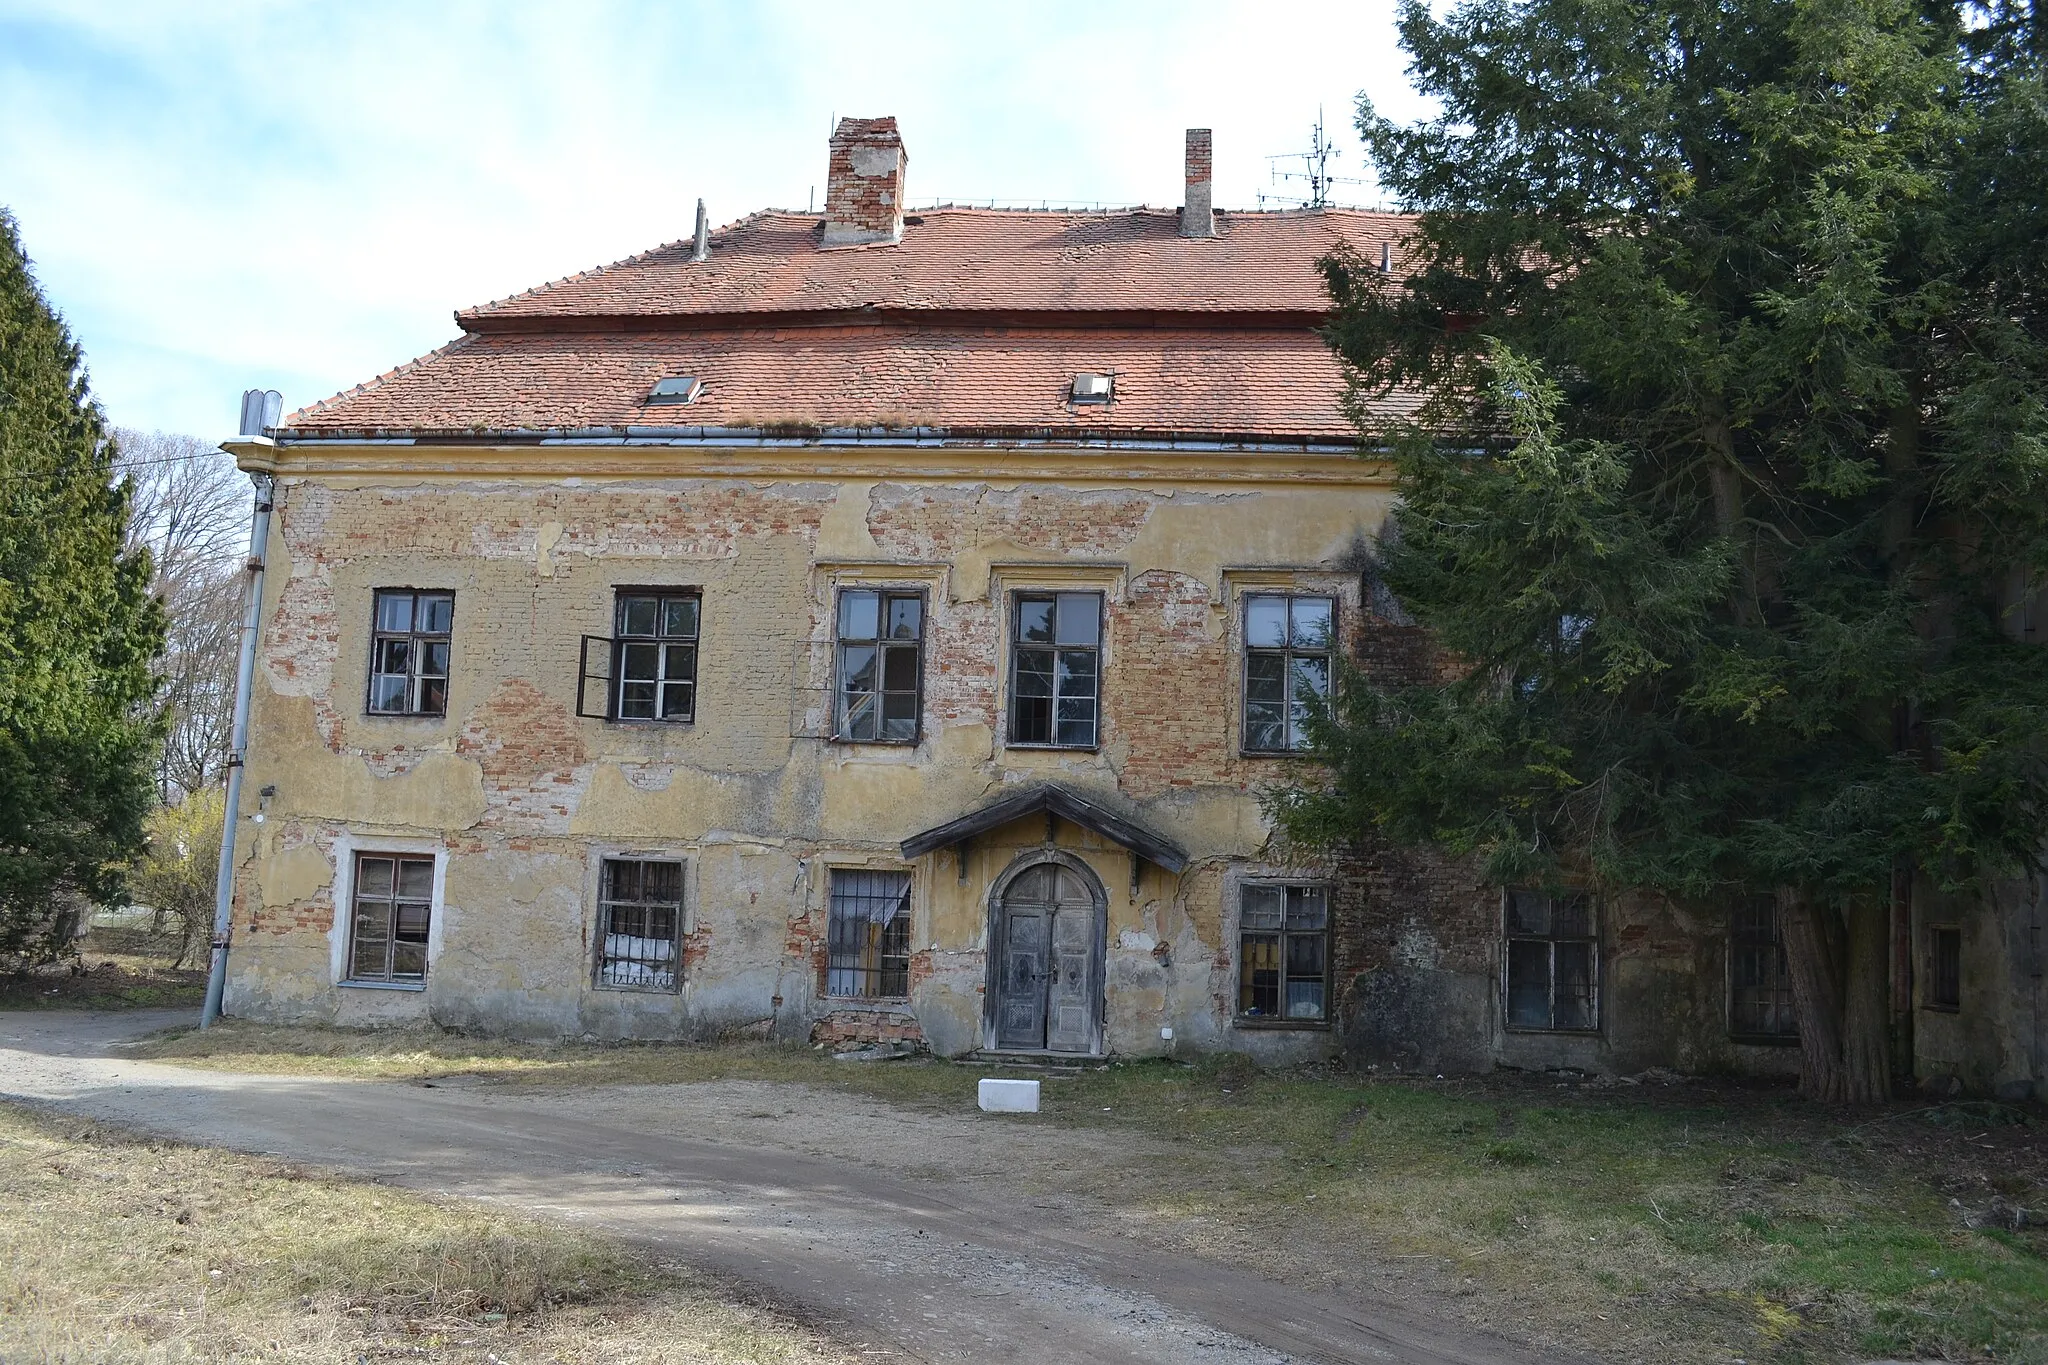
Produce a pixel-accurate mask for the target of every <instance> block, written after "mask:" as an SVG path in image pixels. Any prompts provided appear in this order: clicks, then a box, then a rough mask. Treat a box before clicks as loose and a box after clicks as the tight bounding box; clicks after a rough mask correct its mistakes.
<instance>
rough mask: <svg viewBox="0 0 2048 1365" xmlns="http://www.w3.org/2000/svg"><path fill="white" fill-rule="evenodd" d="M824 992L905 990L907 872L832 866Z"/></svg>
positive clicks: (893, 996) (898, 994)
mask: <svg viewBox="0 0 2048 1365" xmlns="http://www.w3.org/2000/svg"><path fill="white" fill-rule="evenodd" d="M826 941H827V948H826V965H825V994H827V995H843V996H858V997H866V998H869V999H880V1000H900V999H903V998H905V997H907V996H908V995H909V994H910V874H909V873H908V872H869V871H864V870H855V869H850V868H833V869H832V910H831V918H830V921H829V923H828V925H827V929H826Z"/></svg>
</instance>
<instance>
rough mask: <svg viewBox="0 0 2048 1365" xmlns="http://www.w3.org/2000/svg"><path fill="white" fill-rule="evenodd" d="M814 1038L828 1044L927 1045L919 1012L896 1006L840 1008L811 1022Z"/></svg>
mask: <svg viewBox="0 0 2048 1365" xmlns="http://www.w3.org/2000/svg"><path fill="white" fill-rule="evenodd" d="M811 1041H812V1042H813V1043H823V1044H824V1045H825V1046H826V1047H828V1048H835V1049H837V1048H848V1047H862V1046H866V1045H870V1044H875V1043H909V1044H911V1045H912V1046H913V1047H920V1048H921V1047H923V1046H924V1030H923V1029H922V1028H920V1027H919V1026H918V1023H917V1016H915V1015H913V1014H910V1013H908V1012H907V1011H897V1010H886V1011H884V1010H838V1011H834V1012H833V1013H831V1014H828V1015H826V1016H824V1017H823V1018H822V1019H820V1020H818V1022H817V1023H815V1024H813V1025H811Z"/></svg>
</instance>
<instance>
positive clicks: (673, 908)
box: [590, 852, 688, 995]
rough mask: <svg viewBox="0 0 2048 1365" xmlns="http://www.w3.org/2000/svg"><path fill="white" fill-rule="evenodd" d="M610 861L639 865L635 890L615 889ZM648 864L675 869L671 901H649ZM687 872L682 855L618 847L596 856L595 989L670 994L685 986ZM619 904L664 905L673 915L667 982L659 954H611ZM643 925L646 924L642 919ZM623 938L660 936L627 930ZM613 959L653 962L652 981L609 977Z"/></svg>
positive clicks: (647, 909) (645, 909)
mask: <svg viewBox="0 0 2048 1365" xmlns="http://www.w3.org/2000/svg"><path fill="white" fill-rule="evenodd" d="M614 866H619V867H627V866H631V867H635V868H638V869H639V874H638V877H637V878H636V882H637V885H636V894H635V895H633V896H631V897H623V896H618V895H615V894H614V892H615V891H617V890H618V886H617V884H616V883H615V882H614V880H613V876H612V868H613V867H614ZM649 867H663V868H674V869H675V899H674V900H672V901H670V900H652V899H649V898H648V896H647V894H646V884H645V878H646V869H647V868H649ZM687 872H688V868H687V866H686V865H685V864H684V861H683V860H682V859H681V858H668V857H661V856H654V855H641V854H636V853H626V852H620V853H606V854H604V855H602V856H601V857H600V858H599V859H598V864H597V932H596V934H594V935H593V938H594V940H595V942H594V944H593V947H594V949H595V952H594V954H593V960H592V963H591V975H590V981H591V985H592V987H593V988H594V989H597V990H606V991H626V992H629V993H632V994H637V995H673V994H675V993H676V992H678V991H680V990H681V989H682V988H683V934H684V928H685V926H684V922H683V912H684V906H685V902H686V899H687V897H686V890H685V888H686V887H687V884H688V883H687V880H686V874H687ZM622 909H624V910H631V911H634V912H637V913H639V914H641V915H642V916H646V915H648V914H650V913H651V912H654V911H657V910H666V911H669V912H670V913H671V914H672V915H673V917H674V919H673V929H674V932H673V934H672V935H671V936H670V937H669V945H670V951H669V956H668V958H667V963H668V980H667V981H666V982H663V981H661V980H660V971H659V967H660V964H661V962H662V959H660V958H658V957H656V958H649V957H646V956H645V955H639V956H635V955H631V954H620V955H618V956H614V955H613V954H612V952H611V947H612V940H613V938H614V937H619V935H615V934H614V933H613V930H612V926H613V923H614V912H615V911H618V910H622ZM641 927H643V928H644V927H646V926H645V922H644V921H643V924H642V926H641ZM624 937H630V938H633V939H635V940H637V941H641V942H660V941H661V940H660V936H659V935H655V934H646V933H640V934H632V935H625V936H624ZM614 963H625V964H634V965H644V964H649V963H651V964H653V965H654V967H655V969H656V970H655V972H654V976H655V980H653V981H651V982H642V981H630V980H620V979H618V977H617V976H616V975H614V976H611V977H609V978H608V977H607V972H609V971H610V970H611V969H612V965H613V964H614Z"/></svg>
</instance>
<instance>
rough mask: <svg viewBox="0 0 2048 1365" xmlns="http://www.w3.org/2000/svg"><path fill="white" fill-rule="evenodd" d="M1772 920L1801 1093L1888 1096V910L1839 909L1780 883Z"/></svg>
mask: <svg viewBox="0 0 2048 1365" xmlns="http://www.w3.org/2000/svg"><path fill="white" fill-rule="evenodd" d="M1778 928H1779V933H1780V934H1781V935H1782V936H1783V938H1784V942H1785V964H1786V966H1787V967H1788V968H1789V969H1790V971H1791V975H1792V999H1793V1003H1794V1004H1795V1006H1796V1007H1797V1009H1798V1011H1799V1048H1800V1068H1799V1093H1800V1094H1802V1095H1805V1096H1806V1097H1807V1098H1808V1099H1816V1100H1824V1101H1826V1102H1828V1103H1830V1104H1875V1103H1877V1102H1878V1101H1880V1100H1884V1099H1887V1098H1889V1097H1890V1095H1891V1066H1890V1054H1891V1049H1890V1047H1889V1045H1888V1044H1889V1036H1890V1024H1891V1019H1890V1014H1889V1011H1888V1010H1887V1008H1886V994H1887V992H1886V989H1885V987H1886V978H1887V975H1888V973H1887V971H1886V965H1887V962H1888V958H1889V954H1888V952H1887V949H1888V947H1889V944H1890V936H1891V916H1890V914H1889V912H1888V910H1887V907H1886V906H1885V904H1884V902H1882V901H1858V902H1854V903H1852V904H1851V905H1849V906H1848V907H1847V908H1846V909H1845V910H1843V911H1840V912H1837V911H1836V910H1835V909H1833V908H1832V907H1830V906H1825V905H1820V904H1816V903H1815V902H1814V900H1813V898H1812V897H1811V896H1810V895H1809V894H1807V893H1806V892H1805V891H1804V890H1803V889H1801V888H1799V887H1780V888H1778Z"/></svg>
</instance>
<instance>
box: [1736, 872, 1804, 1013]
mask: <svg viewBox="0 0 2048 1365" xmlns="http://www.w3.org/2000/svg"><path fill="white" fill-rule="evenodd" d="M1728 1032H1729V1033H1730V1034H1731V1035H1732V1036H1733V1037H1736V1038H1753V1039H1760V1040H1764V1041H1769V1042H1776V1041H1779V1040H1782V1039H1796V1038H1797V1037H1798V1036H1799V1025H1798V1023H1797V1021H1796V1020H1795V1018H1794V1015H1793V1012H1792V973H1791V969H1790V968H1789V967H1787V966H1786V964H1785V943H1784V940H1783V939H1782V938H1781V937H1780V936H1779V934H1778V907H1777V906H1776V905H1775V904H1773V903H1772V902H1771V901H1770V900H1769V899H1768V898H1767V897H1761V896H1759V897H1757V898H1756V899H1754V900H1750V901H1747V902H1745V903H1743V904H1742V905H1739V906H1737V907H1736V908H1735V913H1734V915H1733V917H1732V922H1731V923H1730V925H1729V928H1728Z"/></svg>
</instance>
